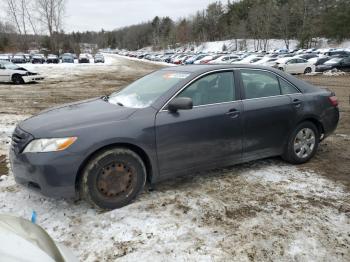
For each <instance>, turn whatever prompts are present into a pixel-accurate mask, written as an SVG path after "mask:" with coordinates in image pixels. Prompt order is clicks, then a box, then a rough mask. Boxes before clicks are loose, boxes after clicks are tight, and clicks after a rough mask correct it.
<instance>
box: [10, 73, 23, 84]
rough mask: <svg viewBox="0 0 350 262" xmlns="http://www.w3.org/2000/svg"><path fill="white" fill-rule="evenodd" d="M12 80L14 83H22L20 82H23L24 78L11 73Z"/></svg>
mask: <svg viewBox="0 0 350 262" xmlns="http://www.w3.org/2000/svg"><path fill="white" fill-rule="evenodd" d="M12 82H13V83H14V84H15V85H22V84H24V80H23V78H22V76H20V75H13V76H12Z"/></svg>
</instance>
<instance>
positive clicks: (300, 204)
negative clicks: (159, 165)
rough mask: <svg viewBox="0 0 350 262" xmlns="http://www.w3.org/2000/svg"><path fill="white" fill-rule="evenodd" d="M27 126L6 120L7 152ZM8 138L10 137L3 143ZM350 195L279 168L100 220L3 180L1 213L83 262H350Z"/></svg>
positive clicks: (194, 179) (156, 198)
mask: <svg viewBox="0 0 350 262" xmlns="http://www.w3.org/2000/svg"><path fill="white" fill-rule="evenodd" d="M22 118H23V117H19V116H13V115H2V118H1V122H0V127H1V130H2V131H1V132H2V133H1V136H0V142H1V143H0V145H1V148H2V149H3V150H4V151H7V149H8V144H5V143H3V140H6V139H7V138H6V136H7V134H9V133H10V131H11V130H12V129H13V128H14V125H15V123H16V122H17V121H19V120H21V119H22ZM4 134H5V135H4ZM349 197H350V194H349V193H348V192H347V191H346V190H345V189H344V188H343V187H342V186H341V185H339V184H336V183H334V182H332V181H330V180H327V179H326V178H323V177H321V176H319V175H318V174H316V173H312V172H302V171H300V170H299V169H298V168H297V167H295V166H290V165H287V164H285V163H284V162H282V161H280V160H265V161H257V162H254V163H248V164H244V165H238V166H236V167H233V168H229V169H223V170H214V171H211V172H204V173H202V174H199V175H193V174H189V175H188V176H187V177H183V178H178V179H176V180H174V181H168V182H166V183H162V184H159V185H158V186H157V187H156V190H155V191H153V192H147V191H146V192H145V193H143V194H141V196H140V197H139V198H138V199H137V200H136V201H135V203H133V204H131V205H129V206H127V207H125V208H122V209H119V210H114V211H110V212H97V211H96V210H94V209H91V208H90V207H89V206H88V205H87V204H85V203H84V202H82V201H79V202H73V201H65V200H53V199H49V198H46V197H43V196H41V195H38V194H36V193H34V192H31V191H28V190H27V189H24V188H22V187H21V186H18V185H16V184H15V182H14V179H13V176H12V174H11V173H10V174H9V176H8V177H3V178H2V181H0V212H1V213H6V214H13V215H16V216H20V217H23V218H28V219H29V218H30V216H31V213H32V211H33V210H35V211H36V212H37V214H38V224H39V225H41V226H42V227H43V228H44V229H46V230H47V231H48V233H49V234H50V235H51V236H52V237H53V238H54V239H55V240H56V241H59V242H63V243H64V244H65V245H67V246H68V247H70V248H71V249H72V250H73V251H74V252H75V254H76V255H77V256H78V257H79V258H80V260H82V261H113V260H115V259H119V260H120V261H232V260H234V261H252V260H254V261H270V260H274V261H348V259H349V257H350V249H349V247H350V203H349Z"/></svg>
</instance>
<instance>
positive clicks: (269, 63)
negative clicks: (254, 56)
mask: <svg viewBox="0 0 350 262" xmlns="http://www.w3.org/2000/svg"><path fill="white" fill-rule="evenodd" d="M277 59H278V58H276V57H269V56H265V57H263V58H262V59H260V60H258V61H256V62H252V64H254V65H262V66H272V65H273V64H274V63H275V61H277Z"/></svg>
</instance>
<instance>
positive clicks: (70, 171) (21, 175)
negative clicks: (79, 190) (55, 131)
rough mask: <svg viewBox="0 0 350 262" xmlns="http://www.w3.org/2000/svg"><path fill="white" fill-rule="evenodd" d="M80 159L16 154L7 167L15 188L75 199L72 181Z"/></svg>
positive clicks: (54, 196) (57, 153)
mask: <svg viewBox="0 0 350 262" xmlns="http://www.w3.org/2000/svg"><path fill="white" fill-rule="evenodd" d="M80 163H81V161H80V159H77V157H76V156H74V155H71V154H69V153H65V152H55V153H39V154H36V153H27V154H22V153H19V154H17V153H15V152H14V150H13V149H10V164H11V169H12V172H13V175H14V178H15V180H16V182H17V183H18V184H21V185H23V186H25V187H27V188H29V189H32V190H34V191H36V192H39V193H41V194H43V195H45V196H48V197H53V198H75V197H76V196H77V195H76V188H75V180H76V174H77V172H78V169H79V164H80Z"/></svg>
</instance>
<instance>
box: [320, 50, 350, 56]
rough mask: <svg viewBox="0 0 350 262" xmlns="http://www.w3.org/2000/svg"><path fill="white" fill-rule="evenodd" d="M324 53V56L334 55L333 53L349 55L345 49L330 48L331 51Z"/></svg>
mask: <svg viewBox="0 0 350 262" xmlns="http://www.w3.org/2000/svg"><path fill="white" fill-rule="evenodd" d="M324 55H326V56H335V55H340V56H350V52H348V51H345V50H332V51H328V52H325V53H324Z"/></svg>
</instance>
